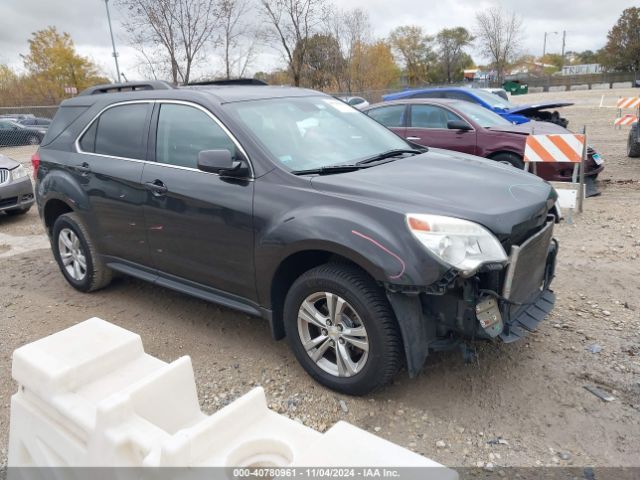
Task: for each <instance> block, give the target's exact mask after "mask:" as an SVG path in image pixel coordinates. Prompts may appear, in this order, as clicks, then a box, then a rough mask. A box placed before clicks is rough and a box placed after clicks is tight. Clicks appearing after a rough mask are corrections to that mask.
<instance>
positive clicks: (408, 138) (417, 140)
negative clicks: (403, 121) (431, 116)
mask: <svg viewBox="0 0 640 480" xmlns="http://www.w3.org/2000/svg"><path fill="white" fill-rule="evenodd" d="M406 138H407V140H409V141H410V142H419V141H420V137H406Z"/></svg>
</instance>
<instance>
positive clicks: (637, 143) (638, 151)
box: [627, 122, 640, 158]
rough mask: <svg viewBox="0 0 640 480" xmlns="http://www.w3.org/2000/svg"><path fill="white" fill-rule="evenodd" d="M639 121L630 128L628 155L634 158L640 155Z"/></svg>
mask: <svg viewBox="0 0 640 480" xmlns="http://www.w3.org/2000/svg"><path fill="white" fill-rule="evenodd" d="M639 128H640V126H639V125H638V123H637V122H636V123H634V124H633V125H631V130H629V140H627V156H629V157H632V158H637V157H640V137H638V129H639Z"/></svg>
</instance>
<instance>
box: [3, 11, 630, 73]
mask: <svg viewBox="0 0 640 480" xmlns="http://www.w3.org/2000/svg"><path fill="white" fill-rule="evenodd" d="M334 3H335V5H337V6H338V7H340V8H343V9H350V8H355V7H360V8H362V9H363V10H365V11H367V12H368V13H369V16H370V19H371V25H372V27H373V30H374V35H375V36H376V37H385V36H387V34H388V33H389V32H390V31H391V30H392V29H393V28H395V27H397V26H400V25H409V24H414V25H420V26H422V27H423V29H424V30H425V32H426V33H428V34H431V35H433V34H435V33H437V32H438V31H439V30H440V29H442V28H450V27H454V26H463V27H466V28H468V29H470V30H472V29H473V28H474V23H475V22H474V15H475V13H476V12H478V11H481V10H483V9H485V8H488V7H491V6H494V5H498V6H501V7H502V8H504V9H505V10H509V11H513V12H515V13H517V14H518V15H520V16H521V17H522V19H523V21H524V38H523V47H524V50H525V51H526V52H527V53H531V54H534V55H541V54H542V46H543V37H544V32H545V31H546V32H560V33H559V34H550V35H549V36H548V39H547V52H549V53H560V51H561V47H562V35H561V32H562V31H563V30H566V32H567V33H566V50H567V51H571V50H574V51H581V50H586V49H590V50H597V49H599V48H601V47H602V46H604V44H605V42H606V35H607V32H608V30H609V29H610V28H611V27H612V25H613V24H614V23H615V22H616V20H617V19H618V17H619V16H620V14H621V13H622V10H624V9H625V8H628V7H630V6H636V5H637V6H640V1H639V2H634V1H632V0H604V1H603V0H565V1H561V0H500V1H498V0H439V1H433V0H334ZM109 6H110V9H111V15H112V22H113V28H114V35H115V39H116V47H117V50H118V53H119V61H120V70H121V71H123V72H124V73H125V75H126V77H127V78H128V79H129V80H132V79H140V78H142V77H141V73H140V72H141V70H140V68H139V65H140V57H139V55H138V53H137V52H136V50H135V49H133V48H132V47H131V46H129V45H128V39H127V34H126V32H125V31H124V28H123V26H122V19H123V16H124V15H125V12H123V11H122V10H121V9H119V8H118V6H117V4H115V3H114V0H110V1H109ZM49 25H54V26H56V27H57V28H58V30H59V31H64V32H68V33H69V34H70V35H71V37H72V38H73V40H74V42H75V44H76V48H77V50H78V51H79V52H80V53H81V54H82V55H84V56H87V57H89V58H91V59H92V60H93V61H94V62H95V63H96V64H97V65H98V66H99V67H100V68H101V69H102V71H103V73H104V74H105V75H107V76H109V77H111V78H114V79H115V77H116V74H115V66H114V61H113V56H112V54H111V51H112V49H111V40H110V37H109V30H108V24H107V17H106V10H105V2H104V0H64V1H62V0H0V63H6V64H9V65H10V66H12V67H14V68H18V69H19V68H21V67H22V60H21V57H20V54H25V53H27V50H28V44H27V41H28V38H29V36H30V33H31V32H33V31H36V30H40V29H43V28H46V27H47V26H49ZM470 53H471V55H472V56H473V58H474V60H476V62H480V63H481V62H483V61H484V60H485V59H483V58H482V57H481V56H480V55H479V54H478V52H477V51H476V50H475V49H473V48H472V49H471V50H470ZM281 65H283V63H282V57H281V56H280V55H279V54H278V53H277V51H275V50H274V49H273V48H271V47H269V46H265V47H263V48H261V50H260V53H259V55H258V58H257V59H256V61H255V62H254V64H253V68H252V69H251V70H252V71H258V70H269V69H272V68H275V67H278V66H281ZM221 69H222V63H221V60H220V58H218V57H216V55H215V54H212V55H211V57H210V61H209V62H207V63H206V65H203V66H202V67H201V68H200V71H199V73H200V75H210V74H213V75H215V74H216V73H217V72H219V71H221Z"/></svg>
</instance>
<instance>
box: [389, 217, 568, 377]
mask: <svg viewBox="0 0 640 480" xmlns="http://www.w3.org/2000/svg"><path fill="white" fill-rule="evenodd" d="M553 226H554V218H553V217H549V218H548V220H547V222H546V223H544V224H543V225H542V226H541V227H540V228H539V229H537V231H535V232H533V233H531V232H528V236H527V238H525V239H524V240H522V241H520V242H517V243H513V244H512V243H509V245H508V250H507V251H510V253H509V257H508V260H507V261H506V262H504V263H488V264H485V265H483V266H482V267H481V268H479V269H478V270H477V272H475V273H474V274H472V275H468V274H465V273H463V272H461V271H457V270H455V269H451V270H449V271H448V272H447V273H446V274H445V275H444V276H443V277H442V278H441V279H440V281H439V282H437V283H436V284H434V285H431V286H429V287H427V288H426V289H421V290H420V291H414V292H408V291H402V292H400V291H393V289H389V290H390V291H389V293H388V297H389V300H390V301H391V304H392V306H393V308H394V310H395V312H396V315H397V317H398V318H399V319H400V318H401V321H399V325H400V328H401V331H402V336H403V339H404V342H405V352H406V357H407V370H408V372H409V375H410V376H412V377H413V376H415V375H417V373H419V371H420V370H421V368H422V366H423V364H424V361H425V359H426V357H427V355H428V353H429V351H430V350H443V349H448V348H452V347H456V346H458V345H461V344H463V342H464V341H465V340H477V339H484V340H491V341H503V342H505V343H510V342H513V341H516V340H518V339H520V338H522V337H524V336H526V335H527V333H528V332H530V331H533V330H535V329H536V327H537V325H538V324H539V323H540V322H541V321H542V320H543V319H544V318H545V317H546V316H547V315H548V314H549V312H550V311H551V310H552V308H553V305H554V302H555V296H554V294H553V292H552V291H551V290H550V288H549V287H550V284H551V281H552V279H553V277H554V271H555V264H556V256H557V253H558V243H557V241H556V240H555V239H554V238H553Z"/></svg>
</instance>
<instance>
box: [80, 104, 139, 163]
mask: <svg viewBox="0 0 640 480" xmlns="http://www.w3.org/2000/svg"><path fill="white" fill-rule="evenodd" d="M149 108H150V107H149V104H146V103H135V104H130V105H118V106H116V107H112V108H109V109H108V110H105V111H104V112H103V113H102V115H100V116H99V117H98V118H97V119H96V120H95V121H94V122H93V124H92V125H91V126H90V127H89V129H88V130H87V131H86V132H85V133H84V135H82V138H81V139H80V148H81V149H82V151H83V152H87V153H99V154H101V155H109V156H112V157H124V158H133V159H144V158H145V157H146V155H145V151H144V148H145V145H146V136H147V131H148V129H147V116H148V114H149Z"/></svg>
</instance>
